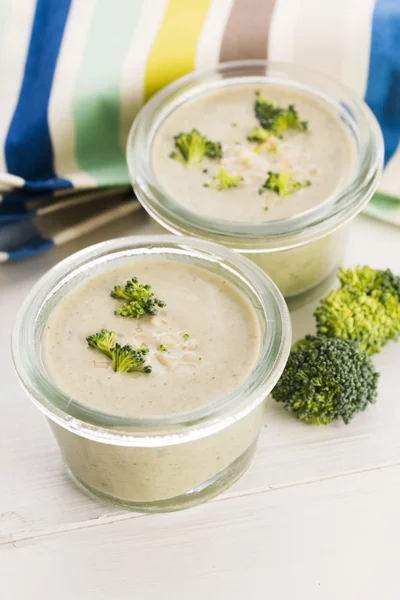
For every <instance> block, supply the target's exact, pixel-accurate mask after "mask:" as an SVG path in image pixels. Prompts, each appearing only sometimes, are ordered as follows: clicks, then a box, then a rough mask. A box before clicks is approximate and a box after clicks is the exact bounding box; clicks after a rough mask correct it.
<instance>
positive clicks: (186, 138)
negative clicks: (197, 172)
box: [170, 129, 222, 165]
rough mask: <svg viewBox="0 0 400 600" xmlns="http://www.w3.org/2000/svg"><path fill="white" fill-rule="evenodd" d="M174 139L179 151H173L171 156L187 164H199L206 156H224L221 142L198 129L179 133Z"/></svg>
mask: <svg viewBox="0 0 400 600" xmlns="http://www.w3.org/2000/svg"><path fill="white" fill-rule="evenodd" d="M174 140H175V147H176V149H177V150H178V152H175V151H174V152H171V154H170V157H171V158H174V159H175V160H179V161H181V162H183V163H185V164H188V165H197V164H199V163H200V162H201V161H202V160H203V158H204V157H205V156H208V158H222V146H221V143H220V142H212V141H210V140H208V139H207V138H206V137H205V136H204V135H201V133H200V132H199V131H197V129H192V131H191V132H190V133H179V134H178V135H176V136H175V138H174Z"/></svg>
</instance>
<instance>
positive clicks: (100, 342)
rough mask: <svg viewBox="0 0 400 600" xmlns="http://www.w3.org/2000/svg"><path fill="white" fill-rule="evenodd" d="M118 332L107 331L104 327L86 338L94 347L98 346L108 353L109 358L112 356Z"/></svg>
mask: <svg viewBox="0 0 400 600" xmlns="http://www.w3.org/2000/svg"><path fill="white" fill-rule="evenodd" d="M116 337H117V334H116V333H115V331H107V329H102V330H101V331H100V333H95V334H93V335H88V336H87V338H86V341H87V343H88V344H89V346H91V347H92V348H96V349H97V350H100V352H103V354H106V355H107V356H108V357H109V358H112V351H113V348H114V346H115V342H116Z"/></svg>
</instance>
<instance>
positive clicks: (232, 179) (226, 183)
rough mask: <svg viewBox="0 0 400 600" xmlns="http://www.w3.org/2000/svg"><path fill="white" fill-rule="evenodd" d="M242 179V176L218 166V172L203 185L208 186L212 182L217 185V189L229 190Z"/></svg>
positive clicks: (236, 185)
mask: <svg viewBox="0 0 400 600" xmlns="http://www.w3.org/2000/svg"><path fill="white" fill-rule="evenodd" d="M242 181H243V177H240V175H235V174H233V173H232V174H231V173H228V172H227V171H225V169H224V168H223V167H221V168H220V170H219V171H218V173H217V174H216V175H215V176H214V177H213V178H212V179H211V181H210V182H209V183H206V184H205V187H210V186H211V185H213V184H214V183H215V184H216V186H217V190H220V191H221V190H229V189H230V188H233V187H238V185H239V183H241V182H242Z"/></svg>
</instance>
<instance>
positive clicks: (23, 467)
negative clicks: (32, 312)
mask: <svg viewBox="0 0 400 600" xmlns="http://www.w3.org/2000/svg"><path fill="white" fill-rule="evenodd" d="M158 229H159V228H158V227H156V226H155V225H154V224H152V223H151V222H150V220H149V218H148V217H146V216H145V215H144V214H142V213H140V214H139V213H137V214H135V215H133V216H132V217H131V220H129V219H125V220H124V221H120V222H117V223H115V224H113V225H112V226H110V227H108V228H103V229H102V230H98V231H97V232H95V233H93V234H91V235H90V236H87V237H86V238H85V239H82V240H79V241H77V242H74V243H70V244H68V245H66V246H64V247H62V248H58V249H53V250H51V251H50V252H48V253H46V254H43V255H41V256H38V257H36V258H33V259H31V260H27V261H23V262H18V263H14V264H7V265H3V266H0V357H1V362H0V376H1V378H0V381H1V387H2V393H1V397H0V597H1V598H2V599H4V600H36V599H38V600H39V599H42V598H43V599H46V600H47V599H51V600H53V599H54V600H67V599H68V600H70V599H74V600H87V599H96V600H103V599H104V600H106V599H107V600H110V599H111V600H113V599H117V600H125V599H127V600H128V599H129V600H136V599H137V600H156V599H159V598H163V599H167V600H169V599H174V600H175V599H178V600H203V599H207V600H214V599H218V600H220V599H221V600H224V599H229V600H237V599H242V598H244V599H246V600H252V599H253V598H254V599H255V598H273V599H274V600H292V599H296V600H297V599H300V600H302V599H303V598H304V599H305V600H314V599H323V600H331V599H335V600H336V599H340V600H378V599H379V600H392V599H393V600H398V599H399V598H400V577H399V571H400V564H399V562H400V343H399V344H398V345H396V344H391V345H389V346H388V347H386V348H385V350H384V351H383V352H382V353H381V354H380V355H379V356H377V357H376V358H375V363H376V365H377V366H378V367H379V369H380V371H381V372H382V376H381V381H380V393H379V399H378V403H377V404H376V405H375V406H373V407H370V408H368V410H367V411H366V412H365V413H363V414H361V415H359V416H357V417H356V419H355V420H354V421H353V422H352V423H351V424H350V425H348V426H345V425H339V424H338V425H333V426H328V427H313V426H307V425H304V424H302V423H301V422H299V421H297V420H296V419H294V418H293V417H291V415H288V414H287V413H285V412H284V411H283V410H282V408H281V407H280V406H279V405H277V404H276V403H274V402H273V401H271V402H270V403H269V406H268V409H267V412H266V415H265V424H264V428H263V431H262V434H261V438H260V442H259V447H258V452H257V454H256V457H255V460H254V462H253V464H252V466H251V467H250V469H249V471H248V472H247V474H246V475H245V476H244V477H243V478H242V479H241V480H240V481H239V482H238V483H237V484H236V485H235V486H234V487H233V488H231V489H230V490H228V491H227V492H225V493H224V494H223V495H222V496H220V497H219V498H217V499H215V500H213V501H211V502H209V503H208V504H205V505H202V506H199V507H197V508H194V509H190V510H187V511H183V512H179V513H172V514H163V515H140V514H135V513H128V512H124V511H122V510H119V509H113V508H112V507H109V506H104V505H102V504H99V503H97V502H95V501H93V500H91V499H89V498H87V497H86V496H85V495H84V494H83V493H82V492H80V491H79V490H78V489H76V488H75V487H74V485H73V484H72V483H71V482H70V480H69V479H68V477H67V474H66V472H65V469H64V467H63V464H62V462H61V459H60V455H59V452H58V449H57V447H56V443H55V441H54V439H53V437H52V435H51V433H50V430H49V428H48V426H47V424H46V422H45V419H44V418H43V417H42V415H41V414H40V413H39V412H38V411H37V410H36V409H35V408H34V407H33V405H31V403H30V402H29V400H28V399H27V398H26V397H25V395H24V393H23V391H22V390H21V389H20V387H19V384H18V382H17V378H16V375H15V374H14V371H13V367H12V363H11V356H10V349H9V346H10V333H11V327H12V322H13V320H14V317H15V314H16V312H17V310H18V307H19V305H20V303H21V301H22V299H23V298H24V296H25V294H26V292H27V291H28V290H29V288H30V287H31V286H32V285H33V284H34V283H35V282H36V280H37V279H38V278H39V277H40V276H41V275H42V274H43V273H44V272H45V271H46V270H47V269H49V268H50V267H51V266H52V265H54V264H55V263H56V262H57V261H59V260H60V259H62V258H63V257H65V256H67V255H69V254H71V253H72V252H74V251H76V250H78V249H80V248H82V247H83V246H84V245H89V244H92V243H95V242H98V241H100V240H103V239H107V238H110V237H116V236H120V235H127V234H131V233H150V232H153V231H156V230H158ZM357 263H361V264H369V265H371V266H376V267H381V268H384V267H391V268H392V269H393V270H395V271H397V272H399V273H400V230H399V229H396V228H394V227H391V226H388V225H383V224H379V223H377V222H374V221H371V220H369V219H368V218H366V217H359V218H358V219H357V221H356V223H355V225H354V227H353V230H352V233H351V239H350V244H349V247H348V251H347V255H346V264H347V265H354V264H357ZM312 312H313V306H312V305H309V306H306V307H303V308H301V309H299V310H297V311H296V312H295V313H293V314H292V319H293V327H294V334H295V336H296V337H299V336H301V335H303V334H305V333H307V332H311V331H312V330H313V320H312Z"/></svg>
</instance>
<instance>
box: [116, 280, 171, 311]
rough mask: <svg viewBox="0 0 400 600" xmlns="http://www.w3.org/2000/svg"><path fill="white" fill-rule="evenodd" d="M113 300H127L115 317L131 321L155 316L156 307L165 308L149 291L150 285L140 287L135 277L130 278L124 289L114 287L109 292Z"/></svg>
mask: <svg viewBox="0 0 400 600" xmlns="http://www.w3.org/2000/svg"><path fill="white" fill-rule="evenodd" d="M111 296H112V297H113V298H117V299H121V300H127V302H126V303H125V304H124V305H123V306H122V307H121V308H119V309H118V310H116V311H115V314H116V315H120V316H122V317H129V318H131V319H140V317H142V316H143V315H146V314H147V315H156V314H157V312H158V311H157V307H159V308H164V306H166V304H165V302H164V300H160V299H159V298H156V296H155V295H154V293H153V292H152V291H151V286H150V285H147V284H146V285H141V284H140V283H139V282H138V279H137V277H132V279H130V280H129V281H127V282H126V284H125V287H122V286H121V285H116V286H115V287H114V289H113V290H112V292H111Z"/></svg>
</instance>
